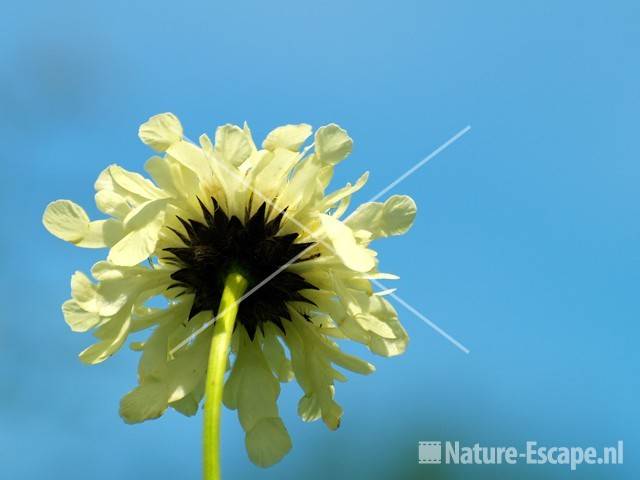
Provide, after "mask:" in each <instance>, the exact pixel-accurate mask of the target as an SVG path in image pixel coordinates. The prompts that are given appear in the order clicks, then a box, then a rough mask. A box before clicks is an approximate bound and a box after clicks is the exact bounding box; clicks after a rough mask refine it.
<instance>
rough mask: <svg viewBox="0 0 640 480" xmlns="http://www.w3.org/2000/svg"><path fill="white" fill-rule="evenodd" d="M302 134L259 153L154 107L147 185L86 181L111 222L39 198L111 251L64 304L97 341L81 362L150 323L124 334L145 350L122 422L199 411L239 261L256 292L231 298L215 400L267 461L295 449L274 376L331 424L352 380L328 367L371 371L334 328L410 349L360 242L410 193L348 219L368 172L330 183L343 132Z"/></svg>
mask: <svg viewBox="0 0 640 480" xmlns="http://www.w3.org/2000/svg"><path fill="white" fill-rule="evenodd" d="M311 134H312V129H311V127H310V126H309V125H306V124H299V125H285V126H282V127H278V128H276V129H275V130H273V131H272V132H271V133H269V134H268V135H267V137H266V139H265V140H264V142H263V143H262V148H261V149H258V148H257V147H256V145H255V144H254V141H253V139H252V135H251V132H250V130H249V128H248V127H247V125H246V124H245V125H244V128H240V127H238V126H235V125H224V126H221V127H219V128H218V129H217V131H216V134H215V143H213V142H212V141H211V140H210V139H209V138H208V137H207V136H206V135H202V136H201V137H200V141H199V145H196V144H194V143H192V142H190V141H189V140H187V139H186V138H185V137H184V135H183V129H182V125H181V124H180V122H179V120H178V119H177V118H176V117H175V116H174V115H172V114H170V113H165V114H161V115H156V116H154V117H151V118H150V119H149V120H148V121H147V122H146V123H144V124H143V125H142V126H141V127H140V131H139V136H140V138H141V140H142V141H143V142H144V143H145V144H147V145H148V146H150V147H151V148H153V149H154V150H156V151H157V152H160V153H161V154H163V155H162V156H153V157H151V158H150V159H149V160H148V161H147V163H146V165H145V169H146V170H147V172H148V173H149V174H150V176H151V178H152V179H153V182H152V181H150V180H148V179H146V178H144V177H143V176H141V175H139V174H137V173H133V172H129V171H127V170H125V169H123V168H122V167H119V166H117V165H111V166H109V167H107V168H106V169H105V170H104V171H102V173H101V174H100V175H99V177H98V180H97V181H96V183H95V189H96V192H97V193H96V195H95V201H96V205H97V207H98V209H99V210H100V211H101V212H103V213H104V214H106V215H107V216H108V217H109V218H108V219H105V220H96V221H90V219H89V217H88V216H87V214H86V213H85V211H84V210H83V209H82V208H81V207H80V206H78V205H76V204H75V203H73V202H71V201H69V200H57V201H55V202H53V203H51V204H49V205H48V206H47V208H46V210H45V212H44V216H43V223H44V225H45V227H46V228H47V229H48V230H49V232H51V233H52V234H53V235H55V236H57V237H59V238H61V239H63V240H66V241H68V242H71V243H73V244H75V245H77V246H79V247H87V248H108V249H109V254H108V256H107V259H106V260H104V261H99V262H98V263H96V264H95V265H94V266H93V268H92V269H91V275H92V277H93V279H91V278H90V277H88V276H87V275H85V274H84V273H81V272H75V273H74V274H73V276H72V278H71V299H70V300H67V301H66V302H64V304H63V306H62V311H63V314H64V318H65V320H66V322H67V323H68V324H69V326H70V327H71V329H72V330H73V331H76V332H86V331H89V330H93V333H94V336H95V337H96V338H97V342H96V343H94V344H93V345H91V346H90V347H88V348H87V349H85V350H84V351H83V352H82V353H80V359H81V360H82V361H83V362H85V363H88V364H96V363H99V362H102V361H104V360H106V359H107V358H108V357H110V356H111V355H113V354H114V353H116V352H117V351H118V350H119V349H120V348H121V347H122V345H123V344H124V343H125V342H126V340H127V338H128V337H129V335H131V334H134V333H136V332H140V331H143V330H147V329H153V330H152V332H151V334H150V335H149V336H148V338H147V339H146V340H145V341H143V342H132V343H131V348H132V349H134V350H136V351H141V352H142V356H141V359H140V364H139V368H138V383H139V384H138V386H137V387H136V388H134V389H133V390H132V391H131V392H129V393H128V394H127V395H125V396H124V398H123V399H122V401H121V405H120V414H121V416H122V418H123V419H124V420H125V421H126V422H128V423H136V422H142V421H144V420H148V419H153V418H157V417H159V416H161V415H162V414H163V413H164V412H165V411H166V410H167V408H168V407H172V408H174V409H175V410H177V411H179V412H181V413H183V414H185V415H194V414H195V413H196V412H197V410H198V406H199V404H200V402H201V400H202V397H203V393H204V389H205V377H206V373H207V357H208V354H209V347H210V343H211V336H212V329H211V328H204V327H205V326H206V325H207V324H208V323H211V320H212V318H213V316H214V314H215V312H216V311H217V310H218V307H219V304H220V296H221V292H222V288H223V282H224V278H225V275H226V274H227V273H228V272H229V270H230V269H232V268H234V269H239V270H240V271H242V272H243V274H244V276H245V277H246V278H247V279H248V282H249V286H248V288H249V291H248V295H247V296H246V298H244V299H243V300H242V301H241V303H240V304H239V307H238V309H239V310H238V317H237V318H238V320H237V323H236V328H235V330H234V331H233V337H232V340H231V350H230V353H229V355H230V357H231V358H232V359H233V363H232V366H231V367H230V372H229V375H228V378H227V380H226V383H225V386H224V398H223V401H224V404H225V405H226V406H227V407H228V408H230V409H234V410H237V411H238V417H239V420H240V423H241V425H242V427H243V429H244V430H245V432H246V447H247V451H248V454H249V457H250V459H251V460H252V461H253V462H254V463H256V464H257V465H260V466H268V465H271V464H273V463H275V462H277V461H279V460H280V459H281V458H282V457H283V456H284V455H285V454H286V453H287V452H288V451H289V450H290V448H291V440H290V438H289V434H288V433H287V430H286V428H285V426H284V424H283V422H282V420H281V418H280V416H279V412H278V406H277V399H278V395H279V393H280V383H282V382H288V381H291V380H293V379H295V380H296V381H297V382H298V383H299V385H300V387H301V388H302V390H303V392H304V395H303V396H302V398H301V399H300V402H299V404H298V413H299V415H300V417H301V418H302V420H304V421H314V420H317V419H320V418H321V419H322V420H323V421H324V423H325V424H326V425H327V426H328V427H329V428H330V429H336V428H337V427H338V426H339V424H340V419H341V417H342V408H341V407H340V406H339V405H338V403H337V402H336V400H335V399H334V396H335V395H334V394H335V387H334V382H335V381H336V380H338V381H344V380H345V377H344V375H343V374H342V373H341V372H339V371H338V370H336V369H335V367H336V366H337V367H342V368H344V369H347V370H351V371H353V372H356V373H360V374H369V373H371V372H373V370H374V367H373V366H372V365H371V364H370V363H368V362H366V361H364V360H362V359H360V358H357V357H355V356H353V355H350V354H347V353H344V352H343V351H342V350H341V349H340V348H339V347H338V344H337V343H336V340H353V341H355V342H358V343H361V344H363V345H365V346H366V347H368V348H369V350H371V351H372V352H373V353H375V354H378V355H382V356H393V355H397V354H400V353H402V352H403V351H404V350H405V348H406V345H407V341H408V337H407V334H406V332H405V330H404V329H403V327H402V325H401V324H400V322H399V321H398V316H397V314H396V312H395V310H394V308H393V307H392V306H391V304H390V303H389V302H388V301H387V300H386V299H385V298H384V295H385V293H387V292H385V291H382V292H374V291H373V287H372V280H373V281H375V280H377V279H393V278H397V277H395V276H393V275H389V274H384V273H380V272H379V271H378V268H377V267H378V261H377V258H376V252H375V251H374V250H372V249H370V248H369V247H370V243H371V242H372V241H373V240H375V239H377V238H382V237H388V236H392V235H399V234H402V233H405V232H406V231H407V230H408V229H409V228H410V226H411V224H412V223H413V220H414V217H415V213H416V206H415V203H414V202H413V200H412V199H411V198H410V197H407V196H399V195H396V196H392V197H391V198H389V199H388V200H387V201H386V202H384V203H379V202H371V203H365V204H363V205H361V206H360V207H358V208H357V209H356V210H355V211H354V212H353V213H352V214H351V215H349V217H348V218H346V219H342V217H343V216H344V214H345V212H346V210H347V208H348V206H349V201H350V197H351V195H352V194H353V193H355V192H356V191H358V190H359V189H361V188H362V186H363V185H364V184H365V182H366V180H367V176H368V174H366V173H365V174H364V175H363V176H361V177H360V178H359V179H358V180H357V181H356V182H355V183H354V184H353V185H351V184H347V185H346V186H345V187H343V188H340V189H338V190H336V191H333V192H331V193H328V194H326V193H325V189H326V188H327V186H328V184H329V182H330V180H331V177H332V174H333V169H334V167H335V166H336V165H337V164H338V163H340V162H341V161H342V160H344V159H345V158H346V157H347V156H348V155H349V153H350V152H351V149H352V141H351V139H350V138H349V136H348V135H347V134H346V132H345V131H344V130H342V129H341V128H340V127H338V126H337V125H333V124H331V125H327V126H324V127H322V128H320V129H318V130H317V131H316V132H315V136H314V138H313V142H312V144H311V145H308V146H304V145H305V143H308V142H307V140H308V139H309V137H310V136H311ZM145 261H148V264H145V263H143V262H145ZM283 266H284V267H285V268H281V267H283ZM274 273H275V275H273V274H274ZM256 288H257V289H256ZM252 289H254V290H255V291H252ZM157 297H160V298H163V299H164V304H161V303H160V302H159V301H158V300H155V299H156V298H157ZM151 300H153V302H150V301H151ZM158 305H162V306H158ZM194 334H197V335H195V336H194Z"/></svg>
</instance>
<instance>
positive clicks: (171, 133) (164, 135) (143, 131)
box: [138, 113, 183, 152]
mask: <svg viewBox="0 0 640 480" xmlns="http://www.w3.org/2000/svg"><path fill="white" fill-rule="evenodd" d="M182 133H183V132H182V125H181V124H180V120H178V118H177V117H176V116H175V115H174V114H173V113H161V114H159V115H154V116H153V117H151V118H149V120H147V121H146V122H145V123H143V124H142V125H141V126H140V130H138V136H139V137H140V140H142V143H144V144H145V145H149V146H150V147H151V148H153V149H154V150H156V151H158V152H164V151H165V150H166V149H167V148H169V147H170V146H171V145H172V144H174V143H176V142H179V141H180V140H181V139H182Z"/></svg>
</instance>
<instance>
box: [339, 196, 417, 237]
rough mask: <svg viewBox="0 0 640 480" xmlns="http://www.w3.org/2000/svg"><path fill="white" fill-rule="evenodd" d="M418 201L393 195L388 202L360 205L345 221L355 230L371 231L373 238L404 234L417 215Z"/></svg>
mask: <svg viewBox="0 0 640 480" xmlns="http://www.w3.org/2000/svg"><path fill="white" fill-rule="evenodd" d="M416 210H417V208H416V203H415V202H414V201H413V199H412V198H411V197H408V196H406V195H393V196H392V197H390V198H389V199H388V200H387V201H386V202H384V203H380V202H369V203H365V204H362V205H360V206H359V207H358V208H357V209H356V211H355V212H353V214H352V215H350V216H349V218H348V219H347V220H346V221H345V223H346V224H347V225H348V226H349V227H351V228H352V229H353V230H366V231H368V232H371V239H375V238H379V237H388V236H391V235H402V234H403V233H405V232H407V231H408V230H409V228H411V225H412V224H413V221H414V220H415V217H416Z"/></svg>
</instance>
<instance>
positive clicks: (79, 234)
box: [42, 200, 89, 243]
mask: <svg viewBox="0 0 640 480" xmlns="http://www.w3.org/2000/svg"><path fill="white" fill-rule="evenodd" d="M42 223H43V224H44V226H45V228H46V229H47V230H49V232H50V233H51V234H53V235H55V236H56V237H58V238H60V239H62V240H66V241H67V242H72V243H74V242H77V241H79V240H82V238H83V237H84V236H85V235H86V234H87V232H88V231H89V217H88V216H87V213H86V212H85V211H84V209H83V208H82V207H81V206H80V205H77V204H75V203H73V202H72V201H70V200H56V201H55V202H51V203H50V204H49V205H47V208H46V209H45V211H44V215H43V216H42Z"/></svg>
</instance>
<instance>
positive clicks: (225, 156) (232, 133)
mask: <svg viewBox="0 0 640 480" xmlns="http://www.w3.org/2000/svg"><path fill="white" fill-rule="evenodd" d="M215 153H216V155H217V156H218V158H219V159H220V160H222V161H223V162H226V163H228V164H229V165H234V166H236V167H237V166H239V165H240V164H241V163H243V162H244V161H245V160H246V159H247V158H249V156H250V155H251V144H250V143H249V140H248V139H247V136H246V135H245V133H244V131H243V130H242V129H241V128H240V127H238V126H236V125H229V124H227V125H223V126H222V127H219V128H218V129H217V130H216V144H215Z"/></svg>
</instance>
